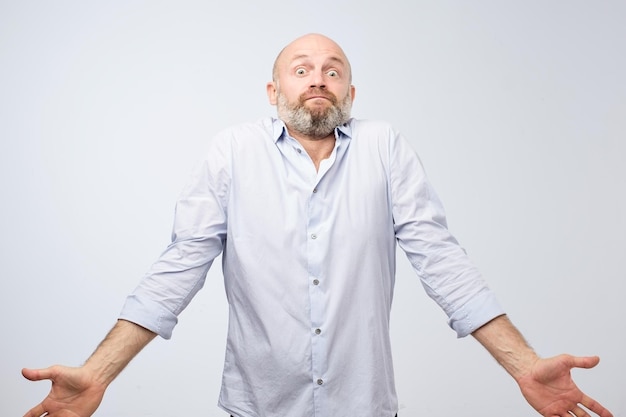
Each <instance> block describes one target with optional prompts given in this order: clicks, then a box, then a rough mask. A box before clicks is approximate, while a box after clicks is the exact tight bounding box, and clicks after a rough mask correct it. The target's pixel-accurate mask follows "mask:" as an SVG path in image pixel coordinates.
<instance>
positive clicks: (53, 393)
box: [22, 320, 156, 417]
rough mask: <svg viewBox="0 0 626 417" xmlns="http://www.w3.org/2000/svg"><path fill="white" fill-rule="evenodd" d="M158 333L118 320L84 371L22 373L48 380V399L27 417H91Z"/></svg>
mask: <svg viewBox="0 0 626 417" xmlns="http://www.w3.org/2000/svg"><path fill="white" fill-rule="evenodd" d="M155 336H156V334H155V333H153V332H151V331H149V330H147V329H145V328H143V327H141V326H139V325H136V324H134V323H131V322H128V321H124V320H119V321H118V322H117V323H116V325H115V326H114V327H113V329H111V331H110V332H109V334H108V335H107V336H106V337H105V339H104V340H103V341H102V343H100V345H99V346H98V348H97V349H96V351H95V352H94V353H93V354H92V355H91V356H90V357H89V359H88V360H87V362H85V364H84V365H83V366H81V367H78V368H70V367H65V366H58V365H56V366H52V367H50V368H46V369H23V370H22V374H23V375H24V377H26V378H27V379H29V380H31V381H41V380H45V379H48V380H50V381H51V382H52V388H51V389H50V393H49V394H48V396H47V397H46V398H45V399H44V400H43V401H42V402H41V403H39V404H38V405H36V406H35V407H33V408H32V409H31V410H29V411H28V412H27V413H26V414H25V415H24V417H39V416H41V415H43V414H44V413H47V414H46V415H47V416H48V417H88V416H91V415H92V414H93V413H94V412H95V411H96V409H97V408H98V406H99V405H100V402H101V401H102V397H103V396H104V392H105V390H106V388H107V387H108V386H109V384H110V383H111V382H112V381H113V380H114V379H115V377H117V376H118V375H119V374H120V372H122V370H123V369H124V368H125V367H126V365H128V363H129V362H130V361H131V360H132V359H133V358H134V357H135V355H137V353H139V352H140V351H141V349H143V348H144V347H145V346H146V345H147V344H148V343H149V342H150V341H151V340H152V339H154V337H155Z"/></svg>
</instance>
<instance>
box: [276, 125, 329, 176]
mask: <svg viewBox="0 0 626 417" xmlns="http://www.w3.org/2000/svg"><path fill="white" fill-rule="evenodd" d="M287 131H288V132H289V134H290V135H291V136H292V137H293V138H294V139H296V140H297V141H298V142H299V143H300V145H302V147H303V148H304V150H305V151H306V153H307V154H308V155H309V157H310V158H311V160H312V161H313V164H314V165H315V169H316V170H318V169H319V166H320V163H321V162H322V161H323V160H324V159H328V157H329V156H330V154H331V153H332V152H333V149H334V147H335V131H334V130H333V131H332V132H330V134H328V135H327V136H325V137H321V138H320V137H312V136H308V135H303V134H301V133H299V132H294V131H292V130H291V129H289V128H287Z"/></svg>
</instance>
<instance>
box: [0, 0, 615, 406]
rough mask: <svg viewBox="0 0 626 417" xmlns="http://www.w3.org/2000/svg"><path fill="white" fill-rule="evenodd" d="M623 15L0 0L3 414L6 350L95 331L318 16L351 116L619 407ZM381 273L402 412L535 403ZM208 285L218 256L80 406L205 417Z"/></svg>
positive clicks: (504, 295)
mask: <svg viewBox="0 0 626 417" xmlns="http://www.w3.org/2000/svg"><path fill="white" fill-rule="evenodd" d="M625 18H626V7H625V6H624V3H623V2H621V1H596V2H591V1H566V0H555V1H523V2H522V1H518V2H501V1H495V0H494V1H472V2H466V1H460V0H459V1H438V2H428V1H423V0H422V1H413V2H410V1H403V0H394V1H386V2H380V3H378V2H376V3H374V2H369V1H347V2H332V1H327V0H318V1H315V2H312V1H292V2H287V1H279V0H271V1H248V2H242V1H230V2H229V1H220V2H210V1H180V0H179V1H175V2H174V1H171V2H167V1H107V2H82V1H71V0H68V1H55V2H49V1H20V2H17V1H13V2H9V1H6V0H5V1H0V140H1V142H0V143H1V148H0V149H1V151H0V192H1V195H2V204H0V230H1V231H2V237H1V238H0V244H1V245H2V246H1V248H0V249H1V251H0V256H1V260H2V266H3V268H2V271H3V277H2V279H1V280H0V297H2V302H1V303H0V317H2V333H3V342H2V346H3V349H2V360H1V361H0V392H2V393H3V394H2V400H1V401H0V411H1V414H2V415H6V416H9V415H11V416H17V415H22V414H23V413H24V412H25V411H26V410H27V409H28V408H30V407H31V406H33V405H35V404H36V403H37V402H38V401H40V400H41V399H42V398H43V397H44V395H45V394H46V393H47V391H48V388H49V385H48V383H46V382H41V383H30V382H28V381H26V380H23V379H22V377H21V376H20V373H19V371H20V369H21V368H22V367H24V366H27V367H44V366H48V365H51V364H53V363H63V364H69V365H73V364H75V365H78V364H80V363H81V362H82V361H83V360H84V359H85V358H86V357H87V356H88V355H89V353H90V352H91V351H92V350H93V349H94V348H95V346H96V344H97V343H98V342H99V341H100V339H101V338H102V337H103V336H104V334H105V333H106V331H107V330H108V329H109V327H110V326H111V325H112V324H113V323H114V321H115V319H116V316H117V313H118V312H119V310H120V308H121V305H122V302H123V300H124V297H125V296H126V294H127V293H128V292H129V291H131V290H132V288H134V286H135V284H136V283H137V281H138V280H139V279H140V277H141V276H142V274H143V272H144V271H145V270H146V269H147V267H148V266H149V265H150V263H151V262H152V261H153V260H154V259H155V258H156V257H157V256H158V254H159V253H160V251H161V250H162V249H163V248H164V247H165V245H166V244H167V242H168V239H169V232H170V226H171V221H172V214H173V206H174V201H175V199H176V196H177V195H178V192H179V191H180V189H181V188H182V186H183V184H184V183H185V181H186V178H187V174H188V173H189V170H190V167H191V165H192V164H193V163H194V162H195V161H196V160H197V159H198V158H199V156H200V155H201V154H202V153H203V151H204V149H205V147H206V144H207V141H209V140H210V138H211V136H212V135H213V134H214V133H215V132H216V131H217V130H219V129H221V128H223V127H226V126H228V125H231V124H234V123H238V122H243V121H250V120H255V119H257V118H259V117H262V116H265V115H268V114H274V109H273V108H272V107H270V106H269V104H267V100H266V97H265V83H266V82H267V81H268V80H269V78H270V68H271V64H272V62H273V59H274V57H275V55H276V54H277V52H278V51H279V50H280V48H281V47H282V46H284V45H285V44H286V43H288V42H289V41H290V40H292V39H293V38H295V37H297V36H299V35H301V34H304V33H308V32H322V33H325V34H327V35H329V36H331V37H333V38H334V39H336V40H337V41H338V42H339V43H340V44H342V45H343V46H344V49H345V50H346V52H347V54H348V56H349V57H350V58H351V61H352V64H353V67H354V83H355V85H356V86H357V101H356V103H355V107H354V115H355V116H357V117H361V118H377V119H385V120H387V121H390V122H392V123H393V124H394V125H395V126H396V127H397V128H399V129H400V130H401V131H402V132H403V133H404V134H405V135H406V136H407V137H408V138H410V140H411V141H412V142H413V143H414V145H415V147H416V148H417V149H418V152H419V153H420V155H421V157H422V160H423V162H424V164H425V165H426V168H427V170H428V171H429V173H430V176H431V179H432V181H433V183H434V184H435V186H436V187H437V189H438V190H439V193H440V195H441V197H442V199H443V201H444V203H445V205H446V207H447V209H448V215H449V223H450V227H451V229H452V231H453V232H455V233H456V234H457V237H458V238H459V239H460V241H461V243H462V244H463V245H464V246H465V248H466V249H467V251H468V252H469V254H470V255H471V257H472V258H473V259H474V260H475V262H476V263H477V264H478V265H479V266H480V268H481V269H482V270H483V272H484V273H485V275H486V277H487V279H488V280H489V282H490V283H491V284H492V286H493V288H495V290H496V291H497V293H498V294H499V297H500V299H501V301H502V303H503V304H504V305H505V306H506V307H507V310H508V312H509V314H510V316H511V317H512V318H513V320H514V321H515V322H516V323H517V324H518V326H519V327H520V328H521V329H522V331H523V332H524V333H525V335H526V336H527V338H528V339H529V340H530V342H531V343H532V344H533V345H534V346H535V347H536V349H537V350H538V351H539V352H540V353H542V354H544V355H554V354H557V353H561V352H570V353H574V354H598V355H600V356H601V357H602V362H601V364H600V365H599V366H598V367H597V368H596V369H594V370H591V371H583V370H581V371H576V372H575V377H576V379H577V382H578V383H579V385H580V386H581V387H582V388H583V389H584V390H585V391H587V393H588V394H590V395H592V396H594V397H597V399H599V400H601V401H602V402H603V403H604V404H605V405H606V406H607V407H609V408H611V409H612V410H613V412H614V413H615V414H616V415H625V414H626V402H625V400H624V396H623V393H624V392H623V390H624V387H623V384H622V383H621V382H619V381H622V380H623V376H624V374H625V371H626V365H625V361H624V359H623V353H624V352H625V351H626V342H625V340H624V336H623V335H622V334H621V331H623V330H624V325H623V316H624V314H625V313H626V307H624V301H623V294H624V290H625V285H624V278H625V273H624V267H623V259H624V254H623V253H624V249H626V215H625V212H626V187H625V186H624V182H625V181H624V180H625V179H626V167H625V165H624V164H623V163H622V160H623V157H624V155H625V154H626V152H625V151H626V145H625V140H626V137H625V136H626V83H625V82H624V74H626V53H625V52H626V49H625V47H626V26H624V23H623V22H624V21H625V20H624V19H625ZM398 275H399V277H398V288H397V291H396V299H395V304H394V311H393V339H394V347H395V363H396V368H397V385H398V391H399V397H400V398H399V400H400V403H401V407H402V408H401V410H400V416H401V417H411V416H418V415H428V416H431V417H438V416H439V417H448V416H451V415H459V414H460V413H462V414H463V415H469V416H495V415H507V416H512V417H515V416H528V415H533V413H532V411H531V410H530V408H529V407H528V405H527V404H526V403H525V402H524V400H523V399H522V397H521V396H520V395H519V393H518V390H517V387H516V386H515V385H514V383H513V381H512V380H511V379H510V378H509V377H508V376H507V375H506V374H505V373H504V371H502V370H501V369H500V368H499V367H498V366H497V365H496V364H495V363H494V361H493V360H492V359H490V358H489V357H488V355H487V354H486V352H484V351H482V348H480V347H479V346H478V344H477V343H476V342H475V341H473V340H472V339H471V338H467V339H463V340H457V339H456V338H455V335H454V333H453V332H452V331H451V330H449V329H448V327H447V326H446V324H445V317H444V315H443V313H441V312H440V311H439V310H438V308H437V307H436V306H435V304H434V303H432V302H431V301H430V300H428V299H427V298H426V296H425V295H424V293H423V291H422V289H421V288H420V286H419V283H418V280H417V279H416V277H415V275H414V274H413V272H412V271H411V270H410V268H409V267H408V263H407V262H406V261H405V260H404V257H403V256H400V257H399V274H398ZM224 298H225V297H224V295H223V285H222V281H221V271H220V267H219V262H217V263H216V264H215V267H214V268H213V270H212V271H211V272H210V273H209V279H208V281H207V285H206V287H205V289H204V290H203V291H201V293H200V294H199V295H198V297H197V299H196V300H194V302H193V303H192V304H191V306H190V307H189V308H188V310H186V311H185V312H184V313H183V314H182V316H181V323H180V325H179V326H178V327H177V329H176V330H175V332H174V337H173V339H172V340H171V341H167V342H166V341H163V340H157V341H156V342H155V343H153V344H151V345H150V346H149V347H148V348H147V349H146V350H145V351H144V352H143V353H142V354H141V355H140V356H139V357H138V358H137V359H136V361H135V362H133V363H132V364H131V365H130V367H129V368H128V369H127V370H126V371H125V372H124V373H123V374H122V375H121V376H120V378H119V379H118V380H117V381H116V382H115V383H114V385H113V386H112V387H111V388H110V390H109V392H108V394H107V396H106V397H105V401H104V403H103V405H102V406H101V408H100V410H99V412H98V413H97V414H96V415H99V416H116V417H123V416H127V417H142V416H153V417H166V416H168V417H169V416H181V415H204V416H222V415H223V413H222V412H221V411H219V410H218V409H217V407H216V406H215V404H216V401H217V395H218V390H219V383H220V377H221V367H222V359H223V349H224V343H225V329H226V304H225V299H224Z"/></svg>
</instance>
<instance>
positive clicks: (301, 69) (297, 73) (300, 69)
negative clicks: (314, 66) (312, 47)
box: [296, 68, 306, 75]
mask: <svg viewBox="0 0 626 417" xmlns="http://www.w3.org/2000/svg"><path fill="white" fill-rule="evenodd" d="M304 74H306V70H305V69H304V68H296V75H304Z"/></svg>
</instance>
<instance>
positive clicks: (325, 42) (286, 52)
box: [272, 33, 352, 82]
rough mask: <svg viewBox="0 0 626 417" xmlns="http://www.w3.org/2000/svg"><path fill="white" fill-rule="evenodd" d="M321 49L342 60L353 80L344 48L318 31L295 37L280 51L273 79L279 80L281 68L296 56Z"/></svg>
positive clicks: (273, 70)
mask: <svg viewBox="0 0 626 417" xmlns="http://www.w3.org/2000/svg"><path fill="white" fill-rule="evenodd" d="M320 51H325V52H327V53H331V54H334V55H335V56H336V59H337V60H340V61H342V62H343V64H344V65H345V66H346V68H347V69H348V76H349V79H350V81H351V80H352V68H351V67H350V61H348V57H347V56H346V54H345V53H344V52H343V49H341V47H340V46H339V45H338V44H337V43H336V42H335V41H333V40H332V39H330V38H329V37H327V36H324V35H321V34H318V33H309V34H307V35H304V36H301V37H299V38H297V39H295V40H294V41H293V42H291V43H290V44H289V45H287V46H285V47H284V48H283V49H282V50H281V51H280V53H279V54H278V56H277V57H276V60H275V61H274V67H273V69H272V79H273V81H274V82H276V81H278V79H279V78H280V72H281V68H284V67H285V66H287V65H288V64H289V63H290V62H291V61H293V60H294V59H295V58H296V57H298V56H303V55H306V54H308V53H311V52H320Z"/></svg>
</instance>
